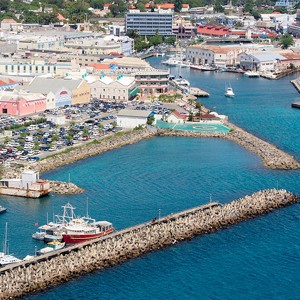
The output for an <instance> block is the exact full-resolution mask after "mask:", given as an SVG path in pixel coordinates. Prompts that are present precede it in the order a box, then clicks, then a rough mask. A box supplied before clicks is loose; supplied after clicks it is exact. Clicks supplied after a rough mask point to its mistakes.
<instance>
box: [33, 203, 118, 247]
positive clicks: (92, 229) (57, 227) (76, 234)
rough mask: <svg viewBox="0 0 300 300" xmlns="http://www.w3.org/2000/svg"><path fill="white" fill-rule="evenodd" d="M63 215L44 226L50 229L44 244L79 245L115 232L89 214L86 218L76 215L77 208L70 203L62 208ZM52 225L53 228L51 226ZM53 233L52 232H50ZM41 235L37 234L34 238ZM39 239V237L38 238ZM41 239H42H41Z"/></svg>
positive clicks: (108, 223)
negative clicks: (58, 242)
mask: <svg viewBox="0 0 300 300" xmlns="http://www.w3.org/2000/svg"><path fill="white" fill-rule="evenodd" d="M62 208H63V210H64V211H63V214H62V215H55V222H53V223H52V222H51V223H48V225H44V226H43V228H47V229H48V227H49V228H50V229H51V230H50V229H48V230H47V231H46V232H47V234H45V235H44V234H43V240H44V242H47V241H56V240H59V241H63V242H64V243H65V244H77V243H82V242H86V241H89V240H92V239H95V238H98V237H101V236H104V235H107V234H109V233H112V232H113V231H114V228H113V225H112V223H110V222H107V221H98V222H96V220H95V219H92V218H90V217H89V215H88V207H87V213H86V216H85V217H78V216H76V215H75V212H74V211H75V207H73V206H72V205H71V204H70V203H67V204H66V205H64V206H62ZM50 225H51V226H50ZM50 231H51V232H50ZM39 234H40V233H39V232H38V233H35V234H34V235H33V238H37V237H35V236H36V235H39ZM38 237H39V236H38ZM39 239H42V237H41V238H39Z"/></svg>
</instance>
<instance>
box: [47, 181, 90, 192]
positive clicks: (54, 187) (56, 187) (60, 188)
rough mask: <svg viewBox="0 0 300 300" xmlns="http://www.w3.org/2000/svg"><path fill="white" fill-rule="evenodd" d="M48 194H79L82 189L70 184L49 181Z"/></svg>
mask: <svg viewBox="0 0 300 300" xmlns="http://www.w3.org/2000/svg"><path fill="white" fill-rule="evenodd" d="M49 182H50V192H51V193H55V194H68V195H69V194H81V193H83V191H84V190H83V189H82V188H80V187H78V186H77V185H76V184H74V183H72V182H63V181H57V180H49Z"/></svg>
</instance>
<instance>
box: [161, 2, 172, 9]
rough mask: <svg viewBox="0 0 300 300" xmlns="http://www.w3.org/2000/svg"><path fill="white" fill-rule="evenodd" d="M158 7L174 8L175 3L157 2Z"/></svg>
mask: <svg viewBox="0 0 300 300" xmlns="http://www.w3.org/2000/svg"><path fill="white" fill-rule="evenodd" d="M156 8H157V9H174V8H175V5H174V4H173V3H162V4H156Z"/></svg>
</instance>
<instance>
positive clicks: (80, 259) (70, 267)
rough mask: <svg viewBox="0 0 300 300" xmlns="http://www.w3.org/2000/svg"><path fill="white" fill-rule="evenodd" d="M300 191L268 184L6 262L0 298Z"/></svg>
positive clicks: (259, 210)
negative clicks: (33, 256)
mask: <svg viewBox="0 0 300 300" xmlns="http://www.w3.org/2000/svg"><path fill="white" fill-rule="evenodd" d="M297 201H298V197H297V196H295V195H293V194H291V193H289V192H287V191H286V190H276V189H272V190H263V191H259V192H256V193H254V194H252V195H250V196H245V197H244V198H242V199H239V200H236V201H232V202H230V203H226V204H224V205H223V206H221V205H213V206H212V205H211V206H209V205H206V208H205V209H204V208H203V207H202V208H201V206H200V207H197V208H194V209H189V210H187V211H183V212H180V213H177V214H171V215H169V216H167V217H164V218H162V219H160V220H156V221H155V222H148V223H144V224H141V225H138V226H134V227H131V228H128V229H124V230H122V231H120V232H117V233H115V234H112V235H111V236H107V237H105V238H102V239H99V240H97V241H94V242H89V243H88V244H85V245H78V246H77V248H76V251H72V250H67V249H68V248H67V249H66V251H65V252H64V253H62V254H59V255H57V256H54V257H50V258H48V259H47V258H44V259H41V258H40V259H39V260H38V261H34V262H31V263H30V262H27V263H26V264H23V265H22V266H20V265H18V266H15V267H13V266H11V267H10V268H8V269H2V270H1V268H0V272H1V275H0V299H3V300H6V299H12V298H16V297H22V296H24V295H25V294H28V293H32V292H37V291H41V290H44V289H46V288H48V287H49V286H53V285H56V284H59V283H62V282H66V281H68V280H70V279H72V278H74V277H77V276H79V275H81V274H84V273H87V272H91V271H93V270H95V269H103V268H107V267H111V266H114V265H116V264H119V263H122V262H124V261H126V260H128V259H131V258H134V257H137V256H140V255H142V254H144V253H147V252H149V251H154V250H158V249H160V248H163V247H166V246H169V245H172V244H175V243H177V242H179V241H182V240H185V239H190V238H192V237H193V236H196V235H200V234H205V233H210V232H213V231H215V230H218V229H221V228H226V227H227V226H229V225H233V224H236V223H238V222H240V221H243V220H246V219H249V218H254V217H256V216H258V215H262V214H265V213H268V212H271V211H272V210H274V209H276V208H280V207H284V206H287V205H290V204H292V203H296V202H297Z"/></svg>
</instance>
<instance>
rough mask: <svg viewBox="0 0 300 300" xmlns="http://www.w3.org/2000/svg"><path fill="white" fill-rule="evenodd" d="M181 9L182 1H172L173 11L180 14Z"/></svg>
mask: <svg viewBox="0 0 300 300" xmlns="http://www.w3.org/2000/svg"><path fill="white" fill-rule="evenodd" d="M181 9H182V0H175V1H174V11H175V12H181Z"/></svg>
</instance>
